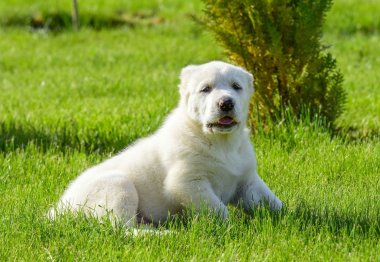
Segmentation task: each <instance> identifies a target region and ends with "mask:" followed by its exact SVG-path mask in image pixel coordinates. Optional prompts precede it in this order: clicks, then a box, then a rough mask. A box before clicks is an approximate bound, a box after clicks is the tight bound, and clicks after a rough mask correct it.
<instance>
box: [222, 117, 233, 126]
mask: <svg viewBox="0 0 380 262" xmlns="http://www.w3.org/2000/svg"><path fill="white" fill-rule="evenodd" d="M233 121H234V120H233V119H232V118H231V117H229V116H225V117H223V118H221V119H219V121H218V124H221V125H230V124H232V122H233Z"/></svg>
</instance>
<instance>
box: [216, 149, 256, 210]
mask: <svg viewBox="0 0 380 262" xmlns="http://www.w3.org/2000/svg"><path fill="white" fill-rule="evenodd" d="M212 169H213V170H212V177H211V179H210V182H211V184H212V187H213V189H214V192H215V194H216V195H218V196H219V197H220V198H221V200H222V201H223V202H225V203H227V202H229V201H230V200H231V198H232V197H233V196H234V195H235V192H236V189H237V187H238V185H239V184H240V182H241V181H242V180H243V178H244V177H245V175H246V174H247V172H248V170H249V161H248V160H247V159H246V158H245V157H244V156H242V155H240V154H237V153H235V154H232V153H227V154H224V155H219V156H217V158H216V161H215V162H214V165H213V168H212Z"/></svg>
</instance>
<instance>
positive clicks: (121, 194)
mask: <svg viewBox="0 0 380 262" xmlns="http://www.w3.org/2000/svg"><path fill="white" fill-rule="evenodd" d="M138 201H139V199H138V194H137V190H136V188H135V185H134V183H133V182H132V181H131V180H129V179H128V178H126V176H125V175H124V174H118V173H112V174H104V175H101V176H98V177H96V178H94V179H92V180H90V181H88V182H87V183H86V182H84V181H83V180H80V177H79V179H78V180H77V181H74V182H73V183H72V184H71V185H70V186H69V188H68V189H67V191H66V192H65V193H64V195H63V196H62V199H61V200H60V202H59V204H58V207H57V208H58V212H59V213H63V212H65V211H66V210H68V211H72V212H74V213H76V212H84V213H85V214H86V215H90V216H94V217H97V218H99V219H100V218H104V217H108V218H110V219H111V220H112V222H114V223H124V224H126V225H127V226H135V225H136V215H137V208H138ZM53 212H54V211H53Z"/></svg>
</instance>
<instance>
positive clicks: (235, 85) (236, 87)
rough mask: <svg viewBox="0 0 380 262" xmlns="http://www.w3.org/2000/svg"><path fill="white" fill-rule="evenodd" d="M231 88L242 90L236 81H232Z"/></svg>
mask: <svg viewBox="0 0 380 262" xmlns="http://www.w3.org/2000/svg"><path fill="white" fill-rule="evenodd" d="M231 86H232V88H233V89H235V90H242V89H243V88H242V87H241V86H240V85H239V84H238V83H236V82H233V83H232V85H231Z"/></svg>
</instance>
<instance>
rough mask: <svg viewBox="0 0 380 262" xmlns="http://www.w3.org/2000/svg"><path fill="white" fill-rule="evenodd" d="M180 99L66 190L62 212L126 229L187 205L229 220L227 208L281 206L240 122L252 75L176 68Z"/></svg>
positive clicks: (215, 67)
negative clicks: (113, 221)
mask: <svg viewBox="0 0 380 262" xmlns="http://www.w3.org/2000/svg"><path fill="white" fill-rule="evenodd" d="M180 78H181V83H180V86H179V91H180V95H181V98H180V101H179V104H178V107H177V108H175V109H174V110H173V111H172V112H171V114H170V115H169V116H168V117H167V119H166V120H165V122H164V123H163V125H162V126H161V128H160V129H158V130H157V131H156V132H155V133H154V134H152V135H151V136H149V137H146V138H143V139H140V140H138V141H136V143H134V144H133V145H131V146H129V147H127V148H126V149H125V150H124V151H122V152H121V153H119V154H118V155H116V156H114V157H112V158H110V159H108V160H106V161H104V162H103V163H100V164H98V165H96V166H94V167H91V168H89V169H87V170H86V171H85V172H84V173H82V174H81V175H80V176H79V177H77V178H76V179H75V180H74V181H73V182H72V183H71V184H70V185H69V187H68V188H67V189H66V191H65V192H64V194H63V196H62V197H61V199H60V200H59V202H58V205H57V206H56V207H55V208H52V209H51V210H50V211H49V215H50V216H51V217H54V216H55V215H57V213H62V212H65V211H72V212H78V211H81V212H84V213H86V214H89V215H94V216H96V217H99V218H100V217H102V216H105V215H112V216H113V217H114V218H117V219H118V220H121V221H123V222H124V223H126V224H127V225H135V224H136V222H137V221H138V219H144V221H149V222H152V223H158V222H163V221H165V220H166V219H167V218H168V216H169V214H178V213H180V212H181V211H183V210H184V209H185V208H186V207H190V206H191V207H192V208H195V210H199V209H200V208H204V207H207V210H209V211H210V212H215V213H216V214H218V215H220V216H222V218H223V219H225V218H227V217H228V210H227V207H226V206H227V204H229V203H238V202H240V201H241V202H242V204H243V207H244V208H245V209H247V210H250V209H252V208H254V207H255V206H257V205H260V204H261V203H267V204H269V206H270V207H271V208H272V209H273V210H278V209H281V207H282V203H281V201H280V200H279V199H278V198H277V197H276V195H275V194H274V193H273V192H272V191H271V190H270V189H269V188H268V186H267V185H266V184H265V183H264V182H263V180H262V179H261V178H260V177H259V175H258V173H257V166H256V158H255V153H254V150H253V147H252V145H251V143H250V139H249V130H248V129H247V126H246V122H247V116H248V106H249V101H250V98H251V95H252V93H253V77H252V75H251V74H250V73H248V72H247V71H245V70H244V69H242V68H240V67H237V66H234V65H231V64H227V63H224V62H219V61H213V62H209V63H206V64H202V65H190V66H187V67H185V68H183V69H182V72H181V77H180Z"/></svg>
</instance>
